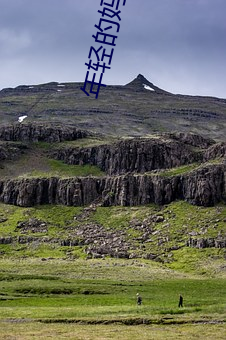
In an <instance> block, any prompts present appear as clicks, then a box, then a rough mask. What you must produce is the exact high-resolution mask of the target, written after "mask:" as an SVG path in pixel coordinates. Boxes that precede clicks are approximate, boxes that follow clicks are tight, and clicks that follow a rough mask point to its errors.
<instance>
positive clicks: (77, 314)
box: [0, 201, 226, 340]
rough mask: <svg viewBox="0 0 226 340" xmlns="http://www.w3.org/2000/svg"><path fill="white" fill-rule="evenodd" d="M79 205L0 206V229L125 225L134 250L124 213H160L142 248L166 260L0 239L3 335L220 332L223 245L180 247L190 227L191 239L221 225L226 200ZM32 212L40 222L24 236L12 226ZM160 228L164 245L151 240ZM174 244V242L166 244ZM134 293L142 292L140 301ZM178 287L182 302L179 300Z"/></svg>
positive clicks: (225, 316)
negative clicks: (207, 204)
mask: <svg viewBox="0 0 226 340" xmlns="http://www.w3.org/2000/svg"><path fill="white" fill-rule="evenodd" d="M84 212H85V209H84V208H83V207H66V206H56V205H53V206H51V205H43V206H37V207H32V208H22V207H16V206H10V205H5V204H0V219H1V222H0V237H3V238H4V237H14V238H16V237H21V236H22V237H30V236H32V237H34V238H35V237H37V239H38V238H42V237H43V239H45V237H49V238H50V239H51V238H55V239H57V238H58V239H67V238H70V237H72V235H73V234H72V230H77V228H79V225H80V224H86V223H90V224H91V223H98V224H99V225H101V226H103V228H105V229H106V230H108V229H109V228H110V230H113V231H114V230H115V231H117V230H126V232H127V238H128V240H130V241H131V242H132V241H133V240H134V242H135V243H134V244H137V247H138V250H139V251H138V250H137V252H138V254H141V250H140V248H139V243H138V242H137V240H136V237H137V236H139V235H138V234H139V233H140V231H139V230H138V231H137V230H136V229H134V230H133V228H132V227H131V226H130V225H131V221H137V222H139V221H143V220H144V219H145V218H148V217H149V216H152V215H156V214H157V215H161V216H164V218H165V221H163V222H159V223H156V224H155V225H153V232H154V235H153V236H152V239H153V242H151V244H149V243H148V244H147V249H146V250H145V249H144V250H143V251H144V252H145V251H152V252H153V253H156V254H158V253H160V254H161V259H162V260H163V262H162V263H160V262H155V261H151V260H146V259H143V258H137V259H114V258H110V257H108V256H106V257H105V258H103V259H88V258H87V255H86V253H85V252H84V247H83V246H74V247H70V246H62V245H60V244H59V243H45V242H40V241H39V242H38V243H36V242H35V241H34V242H31V243H29V244H23V243H21V244H19V243H17V242H13V243H11V244H0V326H1V332H0V339H47V338H50V339H65V338H68V339H84V340H86V339H94V340H97V339H98V340H99V339H104V340H106V339H113V340H114V339H123V340H124V339H125V340H126V339H128V340H130V339H142V340H143V339H144V340H146V339H181V338H183V339H194V338H198V339H224V338H225V332H226V290H225V287H226V276H225V251H224V249H217V248H206V249H196V248H190V247H187V246H185V243H186V239H187V238H188V237H189V234H188V233H189V232H191V231H193V232H197V236H196V237H200V235H201V237H216V236H217V235H218V234H219V233H221V234H223V233H225V222H224V221H225V217H226V208H225V205H224V204H219V205H218V206H216V207H211V208H202V207H195V206H191V205H190V204H188V203H186V202H182V201H178V202H173V203H171V204H169V205H167V206H164V207H158V206H156V205H148V206H142V207H97V208H96V209H95V210H94V211H91V212H90V213H89V214H88V215H84V216H83V214H84ZM79 216H80V217H79ZM82 216H83V217H82ZM75 217H76V219H75ZM34 218H35V219H39V220H40V221H42V222H44V223H46V225H47V230H46V231H44V232H41V231H39V232H34V231H32V230H28V231H27V232H26V233H25V234H24V231H23V230H22V229H18V228H17V224H18V223H19V222H20V221H24V220H25V221H28V220H29V219H34ZM207 225H208V226H207ZM204 229H205V234H204V236H202V235H203V234H202V233H203V231H204ZM200 233H201V234H200ZM160 236H161V238H164V239H165V238H166V237H168V242H167V244H164V243H163V245H158V240H159V237H160ZM194 237H195V236H194ZM175 245H180V247H179V249H176V250H169V247H172V246H175ZM149 248H150V249H149ZM137 292H139V293H140V294H141V296H142V298H143V304H142V305H141V306H139V307H138V306H137V304H136V294H137ZM179 294H182V295H183V297H184V307H183V308H178V297H179Z"/></svg>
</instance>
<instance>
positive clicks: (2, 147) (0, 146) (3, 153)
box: [0, 142, 27, 161]
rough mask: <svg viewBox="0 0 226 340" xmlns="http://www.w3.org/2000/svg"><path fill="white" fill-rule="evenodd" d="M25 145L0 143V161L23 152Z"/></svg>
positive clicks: (15, 156) (13, 157) (12, 157)
mask: <svg viewBox="0 0 226 340" xmlns="http://www.w3.org/2000/svg"><path fill="white" fill-rule="evenodd" d="M26 149H27V147H26V145H23V144H12V143H11V144H8V143H3V142H2V143H0V161H4V160H8V159H12V160H13V159H15V158H17V157H18V155H19V154H21V153H24V150H26Z"/></svg>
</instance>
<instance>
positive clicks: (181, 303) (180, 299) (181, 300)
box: [178, 294, 183, 308]
mask: <svg viewBox="0 0 226 340" xmlns="http://www.w3.org/2000/svg"><path fill="white" fill-rule="evenodd" d="M178 307H179V308H180V307H183V296H182V295H181V294H180V296H179V304H178Z"/></svg>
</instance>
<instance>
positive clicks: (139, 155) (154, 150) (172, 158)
mask: <svg viewBox="0 0 226 340" xmlns="http://www.w3.org/2000/svg"><path fill="white" fill-rule="evenodd" d="M52 157H53V158H56V159H58V160H62V161H64V162H65V163H68V164H80V165H81V164H92V165H97V166H98V167H100V168H101V170H103V171H105V172H107V173H108V174H109V175H118V174H125V173H128V172H136V173H144V172H147V171H152V170H154V169H166V168H173V167H177V166H180V165H184V164H188V163H193V162H197V161H200V160H201V159H202V153H201V152H194V151H193V150H192V149H191V148H190V147H189V146H187V145H186V144H184V143H181V142H179V141H173V140H169V139H156V138H152V139H143V140H142V139H135V140H125V141H120V142H118V143H114V144H112V145H99V146H93V147H87V148H70V147H69V148H61V149H59V150H56V151H55V152H54V153H53V154H52Z"/></svg>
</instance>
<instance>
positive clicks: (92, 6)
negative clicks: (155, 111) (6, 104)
mask: <svg viewBox="0 0 226 340" xmlns="http://www.w3.org/2000/svg"><path fill="white" fill-rule="evenodd" d="M99 7H100V0H96V1H95V0H82V1H80V0H64V1H62V0H0V70H1V78H0V79H1V81H0V87H1V88H2V87H8V86H16V85H19V84H32V83H40V82H48V81H84V78H85V72H86V67H85V65H84V63H85V62H87V56H88V52H89V48H90V46H91V44H93V38H92V34H94V33H95V28H94V25H95V24H96V23H97V21H98V19H99V14H98V13H97V11H98V9H99ZM225 11H226V2H225V1H224V0H158V1H156V0H140V1H137V0H127V3H126V6H125V7H124V8H123V9H122V14H121V17H122V21H121V29H120V32H119V35H118V41H117V44H116V47H115V52H114V57H113V62H112V69H111V70H108V71H106V73H105V75H104V82H105V83H116V84H123V83H126V82H129V81H130V80H131V79H132V78H133V77H135V76H136V75H137V74H138V73H143V74H144V75H145V76H146V77H147V78H149V80H150V81H152V82H154V83H156V85H158V86H161V87H163V88H165V89H166V90H168V91H172V92H174V93H188V94H203V95H215V96H221V97H226V84H225V79H226V67H225V58H226V42H225V36H226V24H225Z"/></svg>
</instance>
